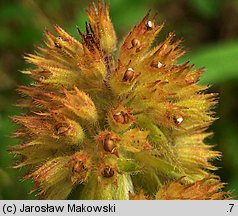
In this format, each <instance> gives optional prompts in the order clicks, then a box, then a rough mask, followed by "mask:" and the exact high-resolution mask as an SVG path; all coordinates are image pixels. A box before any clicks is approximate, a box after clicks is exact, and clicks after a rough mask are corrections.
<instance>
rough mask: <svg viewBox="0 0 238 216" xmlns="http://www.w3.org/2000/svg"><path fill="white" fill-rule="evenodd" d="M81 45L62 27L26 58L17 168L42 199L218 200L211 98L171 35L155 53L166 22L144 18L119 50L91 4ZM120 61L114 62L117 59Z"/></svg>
mask: <svg viewBox="0 0 238 216" xmlns="http://www.w3.org/2000/svg"><path fill="white" fill-rule="evenodd" d="M87 15H88V18H89V23H88V24H86V32H85V33H83V32H82V31H81V30H79V29H78V31H79V34H80V36H81V42H80V41H79V40H77V39H75V38H73V37H72V36H70V35H69V34H68V33H66V32H65V31H64V30H63V29H61V28H60V27H59V26H57V25H56V26H55V31H56V35H53V34H52V33H50V32H48V31H46V32H45V38H46V40H45V45H46V46H45V47H38V49H39V51H40V52H38V53H37V55H33V54H28V55H26V57H25V59H26V61H27V62H29V63H31V64H33V65H35V67H34V69H28V70H26V71H24V73H26V74H29V75H30V76H31V77H32V79H33V80H34V81H35V82H34V83H33V84H32V85H31V86H30V87H26V86H21V87H20V88H19V89H18V91H19V92H20V93H21V94H22V95H23V100H22V101H21V102H20V103H19V106H21V107H24V108H26V109H27V114H26V115H23V116H18V117H17V116H15V117H13V119H14V121H16V122H17V123H18V124H20V125H21V127H20V128H19V129H18V130H17V131H16V133H15V135H16V137H18V138H20V139H21V140H22V144H21V145H19V146H16V147H15V148H14V149H13V150H12V152H13V153H15V154H17V155H19V161H18V163H17V164H16V165H15V167H16V168H20V167H24V166H26V167H28V169H29V173H28V174H27V175H26V176H25V177H24V178H26V179H33V180H34V181H35V183H36V187H35V190H36V191H38V193H39V195H40V196H41V197H42V198H44V199H65V198H67V197H68V196H69V194H70V192H71V191H72V189H73V188H75V186H76V185H79V184H81V186H82V187H77V188H76V190H78V191H77V192H78V194H79V197H80V198H81V199H130V198H132V199H213V198H214V199H217V198H219V199H222V198H224V197H225V195H226V194H225V193H223V192H220V189H221V188H222V183H220V182H219V180H217V178H216V177H215V176H214V175H212V173H211V172H212V171H213V170H215V169H216V167H215V166H213V165H212V164H211V160H213V159H216V158H218V157H219V156H220V153H219V152H216V151H213V150H212V149H211V146H209V145H207V144H205V143H204V139H205V138H207V137H209V136H210V135H211V134H210V133H208V132H206V129H207V128H208V126H209V125H210V124H211V123H212V122H213V121H214V119H215V118H214V117H213V112H212V111H211V108H212V106H213V105H214V104H215V103H216V102H215V94H211V93H210V94H208V93H205V90H206V89H207V88H208V86H200V85H198V84H197V81H198V80H199V77H200V74H201V73H202V72H203V69H194V68H193V65H190V64H189V63H188V62H186V63H183V64H179V63H178V61H177V59H178V58H179V57H180V56H182V55H183V54H184V51H183V49H182V47H181V46H180V43H181V41H180V40H178V41H175V42H174V33H170V34H169V35H168V37H167V38H166V39H165V40H164V41H162V42H161V43H159V44H158V45H156V46H153V44H154V41H155V38H156V36H157V35H158V33H159V32H160V31H161V29H162V27H163V24H158V23H157V21H156V15H155V16H153V17H152V18H151V16H150V13H147V14H146V16H145V17H144V19H143V20H142V21H141V22H140V23H139V24H138V25H137V26H135V27H134V28H133V29H132V30H131V32H130V33H129V34H128V35H127V36H126V38H125V40H124V41H123V43H122V45H121V46H119V48H118V49H117V50H116V48H117V39H116V34H115V31H114V29H113V25H112V23H111V20H110V17H109V9H108V6H107V5H105V4H104V3H103V2H99V3H98V5H97V6H96V5H95V4H93V5H90V6H89V8H88V10H87ZM115 52H116V53H117V58H115V55H114V53H115Z"/></svg>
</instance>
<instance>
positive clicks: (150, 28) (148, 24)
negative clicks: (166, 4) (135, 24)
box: [146, 20, 154, 30]
mask: <svg viewBox="0 0 238 216" xmlns="http://www.w3.org/2000/svg"><path fill="white" fill-rule="evenodd" d="M146 27H147V30H152V29H153V28H154V23H153V22H152V21H151V20H149V21H148V22H147V24H146Z"/></svg>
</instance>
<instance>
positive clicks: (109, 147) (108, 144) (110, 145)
mask: <svg viewBox="0 0 238 216" xmlns="http://www.w3.org/2000/svg"><path fill="white" fill-rule="evenodd" d="M103 148H104V150H105V151H107V152H113V150H114V149H115V144H114V141H113V140H111V139H106V140H105V141H104V143H103Z"/></svg>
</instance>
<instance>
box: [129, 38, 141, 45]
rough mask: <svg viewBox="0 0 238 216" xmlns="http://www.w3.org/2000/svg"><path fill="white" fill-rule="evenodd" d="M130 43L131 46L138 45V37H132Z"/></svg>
mask: <svg viewBox="0 0 238 216" xmlns="http://www.w3.org/2000/svg"><path fill="white" fill-rule="evenodd" d="M131 45H132V47H140V41H139V40H138V39H136V38H134V39H133V40H132V41H131Z"/></svg>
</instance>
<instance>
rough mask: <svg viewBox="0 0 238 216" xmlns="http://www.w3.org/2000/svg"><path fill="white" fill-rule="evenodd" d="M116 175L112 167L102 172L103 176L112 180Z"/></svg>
mask: <svg viewBox="0 0 238 216" xmlns="http://www.w3.org/2000/svg"><path fill="white" fill-rule="evenodd" d="M113 175H114V170H113V169H112V168H111V167H106V168H105V169H104V170H103V171H102V176H104V177H105V178H110V177H112V176H113Z"/></svg>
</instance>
